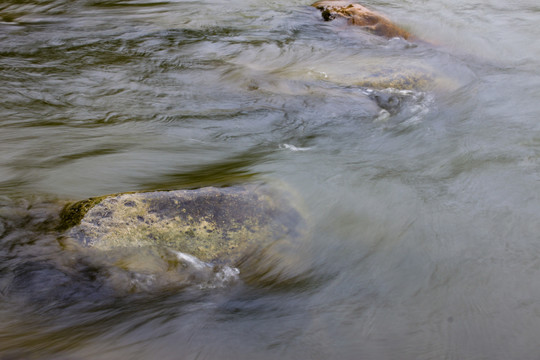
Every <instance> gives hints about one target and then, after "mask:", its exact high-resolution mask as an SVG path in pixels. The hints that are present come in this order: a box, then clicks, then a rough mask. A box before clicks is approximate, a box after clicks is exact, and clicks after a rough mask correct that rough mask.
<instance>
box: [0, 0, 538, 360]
mask: <svg viewBox="0 0 540 360" xmlns="http://www.w3.org/2000/svg"><path fill="white" fill-rule="evenodd" d="M309 4H310V3H309V2H306V1H300V0H293V1H285V0H244V1H240V0H227V1H224V0H208V1H207V0H203V1H198V2H195V1H180V0H176V1H174V0H163V1H159V0H158V1H150V0H148V1H147V0H74V1H68V0H3V1H2V2H1V4H0V20H1V22H0V84H1V86H0V99H1V101H0V297H1V301H0V320H1V321H0V358H5V359H126V358H130V359H276V358H282V359H460V360H463V359H537V358H538V356H539V354H540V345H539V344H538V334H540V256H539V255H540V222H539V221H538V220H539V219H538V217H539V216H538V214H539V212H540V102H539V100H538V99H540V70H539V69H540V60H539V59H540V42H539V41H538V39H539V38H540V27H538V23H539V21H540V7H539V6H538V4H537V1H536V0H534V1H533V0H517V1H513V2H508V1H503V0H477V1H464V0H456V1H443V0H434V1H429V2H427V1H418V0H416V1H415V0H397V1H393V2H389V1H382V0H368V1H367V2H366V3H364V5H366V6H368V7H371V8H373V9H376V10H378V11H380V12H382V13H384V14H386V15H387V16H388V17H390V18H391V19H393V20H394V21H395V22H397V23H399V24H401V25H402V26H403V27H405V28H407V29H408V30H410V31H411V32H412V33H414V34H415V35H416V36H417V37H418V38H420V39H421V41H411V42H408V41H404V40H402V39H386V38H381V37H377V36H375V35H372V34H369V33H367V32H365V31H364V30H363V29H360V28H353V27H350V26H348V25H347V24H346V23H345V22H344V21H341V20H338V19H336V20H334V21H331V22H324V21H323V20H322V18H321V16H320V12H319V11H318V10H316V9H314V8H312V7H310V6H309ZM396 69H397V70H396ZM411 69H412V71H413V72H417V73H418V72H419V73H425V74H428V75H429V76H428V77H429V78H430V85H429V86H424V87H418V88H416V87H414V86H413V87H412V88H410V89H406V90H396V89H377V88H374V87H370V86H365V83H364V85H363V83H362V80H363V79H365V78H366V77H369V76H375V78H377V76H378V77H383V76H386V75H387V74H388V73H389V72H392V71H397V72H398V73H399V72H400V71H402V72H407V71H411ZM244 183H268V184H274V186H276V187H280V186H281V184H283V186H286V187H287V188H288V189H292V191H294V192H295V193H296V194H297V197H298V198H299V199H300V200H298V201H299V202H301V203H302V204H301V206H302V207H303V208H304V209H306V218H307V222H308V223H309V224H310V225H309V231H308V234H307V235H306V236H304V237H303V238H301V239H299V240H297V241H296V243H295V244H294V246H292V247H290V248H288V251H284V252H282V253H281V255H280V256H276V255H275V254H274V255H272V256H270V255H268V254H267V253H265V252H262V253H261V254H258V255H253V256H254V257H255V259H252V260H251V263H252V264H251V265H250V267H248V270H245V271H243V270H242V269H240V273H238V269H237V268H223V269H221V270H219V271H217V270H215V271H210V270H205V272H204V273H200V272H199V273H197V276H194V277H193V276H192V277H189V278H188V279H187V280H186V279H184V281H183V282H182V284H181V285H178V286H171V284H168V286H165V287H155V286H153V285H152V284H150V285H148V287H144V286H143V285H144V284H145V281H146V282H148V281H150V280H155V278H151V279H150V278H145V279H143V280H141V279H138V278H136V275H137V274H136V273H132V274H130V276H131V277H129V276H127V275H126V274H125V273H120V272H119V271H117V270H115V269H114V267H112V266H110V265H106V263H104V262H100V261H101V260H99V261H98V260H96V259H92V258H91V257H90V256H86V255H84V254H78V253H76V251H74V250H72V249H69V248H68V247H66V246H64V245H63V244H62V241H61V238H59V235H58V233H57V232H56V231H55V227H56V226H57V224H58V216H59V212H60V210H61V208H62V206H63V205H64V204H65V203H66V202H67V201H73V200H80V199H84V198H87V197H91V196H99V195H105V194H110V193H118V192H127V191H148V190H165V189H167V190H168V189H183V188H197V187H202V186H210V185H212V186H227V185H236V184H244ZM295 201H296V200H295ZM299 206H300V205H299ZM182 256H183V260H184V261H186V262H187V263H189V264H191V266H192V267H195V268H200V269H202V268H205V269H206V268H207V265H206V264H204V263H200V261H198V260H197V259H192V258H190V257H188V256H187V255H181V254H179V257H182ZM189 264H188V265H189ZM134 281H135V283H137V284H139V285H138V286H139V288H138V290H137V291H133V289H132V286H133V284H134ZM137 281H138V282H137ZM141 284H143V285H141ZM130 286H131V287H130ZM141 288H142V290H141Z"/></svg>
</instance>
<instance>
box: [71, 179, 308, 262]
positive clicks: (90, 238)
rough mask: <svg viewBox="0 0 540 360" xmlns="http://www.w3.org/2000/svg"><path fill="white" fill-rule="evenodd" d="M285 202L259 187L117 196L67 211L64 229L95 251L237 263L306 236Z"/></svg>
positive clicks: (296, 214) (297, 213) (295, 211)
mask: <svg viewBox="0 0 540 360" xmlns="http://www.w3.org/2000/svg"><path fill="white" fill-rule="evenodd" d="M287 198H288V196H286V195H284V194H283V193H281V192H279V191H276V190H275V189H271V188H270V187H268V186H256V185H253V186H251V185H250V186H235V187H227V188H215V187H207V188H201V189H196V190H176V191H156V192H144V193H125V194H117V195H110V196H103V197H97V198H91V199H88V200H84V201H81V202H77V203H74V204H70V205H68V206H66V207H65V208H64V210H63V211H62V213H61V220H62V224H61V229H63V230H64V231H65V232H64V233H65V234H66V235H67V236H68V237H70V238H73V239H76V240H77V241H78V242H79V243H80V244H82V245H83V246H86V247H92V248H95V249H100V250H105V251H107V250H121V249H122V248H125V249H129V250H130V251H131V250H132V249H134V248H141V249H142V248H148V247H163V248H168V249H172V250H176V251H180V252H183V253H186V254H190V255H193V256H195V257H197V258H199V259H200V260H202V261H205V262H212V263H217V264H233V263H235V262H236V261H238V260H239V259H240V258H241V257H242V256H244V255H245V254H247V253H249V251H253V249H256V248H258V247H264V246H266V245H269V244H271V243H273V242H275V241H277V240H280V239H291V238H294V237H298V236H299V235H300V234H301V233H302V231H303V226H304V220H303V217H302V215H301V213H300V211H299V210H298V209H297V208H296V207H295V206H293V205H292V204H291V203H290V202H289V201H288V199H287Z"/></svg>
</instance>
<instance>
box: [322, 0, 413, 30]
mask: <svg viewBox="0 0 540 360" xmlns="http://www.w3.org/2000/svg"><path fill="white" fill-rule="evenodd" d="M312 6H314V7H316V8H317V9H319V10H321V12H322V17H323V19H324V20H326V21H330V20H333V19H335V18H336V17H343V18H346V19H347V20H348V22H349V23H350V24H353V25H356V26H361V27H363V28H365V29H366V30H368V31H369V32H371V33H373V34H375V35H379V36H384V37H387V38H393V37H402V38H404V39H411V38H412V35H411V34H410V33H409V32H408V31H406V30H404V29H402V28H400V27H399V26H397V25H396V24H394V23H392V22H391V21H390V20H389V19H388V18H386V17H385V16H383V15H381V14H379V13H376V12H374V11H371V10H369V9H368V8H366V7H364V6H362V5H360V4H355V3H352V2H350V1H341V0H323V1H317V2H316V3H314V4H313V5H312Z"/></svg>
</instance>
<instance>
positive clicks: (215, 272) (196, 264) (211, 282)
mask: <svg viewBox="0 0 540 360" xmlns="http://www.w3.org/2000/svg"><path fill="white" fill-rule="evenodd" d="M171 251H172V252H173V253H174V254H176V256H177V257H178V259H179V260H181V261H182V262H184V264H185V265H186V266H187V267H189V268H191V270H194V271H196V272H197V273H198V275H199V276H198V279H199V280H198V281H197V282H198V283H197V284H195V285H197V287H198V288H199V289H215V288H223V287H227V286H229V285H231V284H233V283H235V282H236V281H238V280H239V279H240V277H239V274H240V270H239V269H238V268H235V267H230V266H223V267H217V266H215V265H213V264H210V263H206V262H204V261H202V260H200V259H198V258H196V257H195V256H193V255H190V254H186V253H183V252H180V251H175V250H171Z"/></svg>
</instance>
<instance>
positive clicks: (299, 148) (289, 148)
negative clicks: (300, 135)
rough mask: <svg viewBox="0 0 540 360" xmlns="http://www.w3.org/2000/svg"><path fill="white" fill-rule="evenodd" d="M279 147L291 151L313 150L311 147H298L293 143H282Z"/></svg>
mask: <svg viewBox="0 0 540 360" xmlns="http://www.w3.org/2000/svg"><path fill="white" fill-rule="evenodd" d="M279 148H280V149H285V150H290V151H308V150H311V148H309V147H304V148H303V147H296V146H294V145H291V144H281V145H279Z"/></svg>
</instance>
